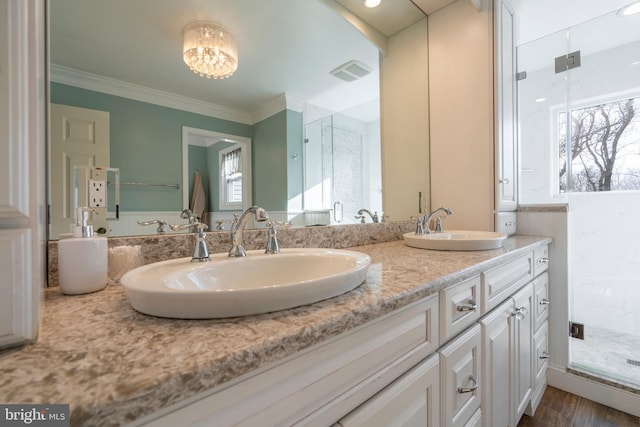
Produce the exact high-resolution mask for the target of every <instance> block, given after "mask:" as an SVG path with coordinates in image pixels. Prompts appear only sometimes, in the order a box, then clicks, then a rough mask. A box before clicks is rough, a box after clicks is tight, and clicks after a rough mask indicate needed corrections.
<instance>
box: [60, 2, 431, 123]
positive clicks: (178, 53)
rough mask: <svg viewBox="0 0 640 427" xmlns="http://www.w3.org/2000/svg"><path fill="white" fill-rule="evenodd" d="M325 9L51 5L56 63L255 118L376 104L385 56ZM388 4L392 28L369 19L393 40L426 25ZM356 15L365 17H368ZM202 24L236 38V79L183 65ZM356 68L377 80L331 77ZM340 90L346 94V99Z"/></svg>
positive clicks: (309, 5) (409, 9)
mask: <svg viewBox="0 0 640 427" xmlns="http://www.w3.org/2000/svg"><path fill="white" fill-rule="evenodd" d="M323 1H326V0H268V1H267V0H181V1H176V0H108V1H105V0H54V1H51V2H50V3H49V4H50V46H51V48H50V57H51V63H52V64H55V65H58V66H63V67H68V68H71V69H74V70H79V71H83V72H87V73H91V74H95V75H99V76H104V77H108V78H111V79H115V80H118V81H123V82H127V83H132V84H135V85H140V86H144V87H148V88H152V89H156V90H160V91H164V92H169V93H172V94H178V95H181V96H184V97H188V98H192V99H195V100H200V101H204V102H207V103H210V104H214V105H217V106H224V108H226V109H229V110H231V111H238V112H243V113H248V114H253V113H255V112H256V111H258V110H259V109H260V108H263V106H265V105H267V104H269V103H270V102H272V101H273V100H274V99H277V98H278V97H280V96H281V95H282V94H286V95H287V97H289V98H293V99H295V100H299V101H304V100H312V101H315V102H317V103H319V104H321V103H323V102H324V103H327V105H320V106H321V107H323V108H329V109H332V110H334V111H340V110H342V109H345V108H349V107H351V106H353V105H357V103H360V102H366V101H369V100H371V99H375V98H377V97H378V93H379V84H378V68H379V67H378V63H379V52H378V49H377V48H376V47H375V46H374V45H373V44H372V43H371V42H370V41H369V40H367V39H366V38H365V37H364V36H363V35H362V34H361V33H360V32H359V31H358V30H356V29H355V28H354V27H353V26H352V25H351V24H349V23H348V22H346V21H345V20H344V19H342V18H341V17H339V16H338V15H337V14H336V13H335V12H334V11H333V10H331V8H329V7H327V5H326V4H324V3H323ZM340 1H341V2H342V3H343V4H344V5H347V3H354V2H356V3H357V2H359V1H360V0H353V1H351V2H349V1H347V0H340ZM428 1H434V2H441V1H443V0H428ZM383 5H384V8H381V9H379V10H376V11H375V14H379V13H380V11H382V12H384V13H385V14H383V15H382V16H388V17H389V18H391V16H392V15H393V19H388V20H387V19H382V20H380V19H379V18H380V16H379V15H376V16H378V18H375V19H373V18H372V19H370V20H371V23H372V25H382V26H383V27H384V28H378V29H379V31H381V32H384V33H385V34H387V35H391V34H394V33H396V32H398V31H400V30H401V29H403V28H405V27H406V26H408V25H410V24H412V23H413V22H415V21H416V20H418V19H422V18H423V17H424V15H423V14H422V12H420V11H419V10H418V9H417V8H416V7H415V6H414V5H413V4H412V3H411V2H410V1H409V0H386V2H384V1H383ZM400 5H402V6H403V7H399V6H400ZM350 7H353V8H354V9H358V13H362V14H363V15H362V16H363V17H364V16H366V15H364V14H365V13H368V12H370V11H371V10H369V9H367V10H360V9H359V8H357V7H356V5H354V4H352V5H351V6H350ZM396 9H397V10H396ZM391 11H394V12H393V13H392V12H391ZM376 19H378V20H376ZM196 20H211V21H215V22H218V23H221V24H223V25H224V26H226V27H227V28H229V29H230V30H231V31H232V33H233V34H234V36H235V37H236V39H237V41H238V50H239V66H238V70H237V71H236V73H235V74H234V75H233V76H232V77H230V78H228V79H225V80H213V79H207V78H204V77H200V76H198V75H196V74H194V73H193V72H191V71H190V70H189V69H188V68H187V66H186V65H185V64H184V62H183V60H182V29H183V27H184V26H185V25H187V24H188V23H190V22H193V21H196ZM353 59H357V60H359V61H361V62H364V63H365V64H367V65H369V66H370V67H371V68H372V69H373V70H374V72H373V73H372V75H371V77H368V78H365V79H363V80H362V81H358V82H356V83H346V82H343V81H342V80H339V79H338V78H336V77H334V76H332V75H330V74H329V72H330V71H331V70H333V69H334V68H336V67H337V66H339V65H342V64H343V63H345V62H347V61H350V60H353ZM343 89H345V90H348V91H349V92H348V95H346V96H340V95H339V94H340V93H341V91H342V90H343ZM336 93H338V95H336ZM329 104H331V105H329ZM333 104H342V105H333Z"/></svg>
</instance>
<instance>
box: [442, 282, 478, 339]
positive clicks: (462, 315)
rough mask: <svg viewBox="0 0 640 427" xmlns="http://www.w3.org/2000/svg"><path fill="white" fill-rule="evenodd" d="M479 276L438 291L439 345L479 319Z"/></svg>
mask: <svg viewBox="0 0 640 427" xmlns="http://www.w3.org/2000/svg"><path fill="white" fill-rule="evenodd" d="M479 299H480V276H475V277H472V278H471V279H468V280H465V281H464V282H462V283H459V284H457V285H455V286H451V287H449V288H446V289H443V290H441V291H440V343H441V344H444V343H445V342H447V341H449V340H450V339H451V338H452V337H454V336H456V335H457V334H458V333H459V332H462V331H463V330H465V329H466V328H468V327H469V326H471V325H472V324H473V323H474V322H475V321H477V320H478V319H479V318H480V301H479Z"/></svg>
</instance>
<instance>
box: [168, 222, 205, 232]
mask: <svg viewBox="0 0 640 427" xmlns="http://www.w3.org/2000/svg"><path fill="white" fill-rule="evenodd" d="M169 228H171V229H172V230H173V231H182V230H186V229H188V228H193V229H195V230H196V233H202V232H204V230H206V229H207V228H209V226H208V225H207V224H205V223H204V222H190V223H189V224H178V225H173V224H169Z"/></svg>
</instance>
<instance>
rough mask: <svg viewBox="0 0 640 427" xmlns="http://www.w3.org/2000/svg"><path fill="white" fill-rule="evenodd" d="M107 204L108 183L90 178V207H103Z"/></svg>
mask: <svg viewBox="0 0 640 427" xmlns="http://www.w3.org/2000/svg"><path fill="white" fill-rule="evenodd" d="M106 205H107V183H106V181H100V180H95V179H90V180H89V207H90V208H103V207H105V206H106Z"/></svg>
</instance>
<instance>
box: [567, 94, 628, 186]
mask: <svg viewBox="0 0 640 427" xmlns="http://www.w3.org/2000/svg"><path fill="white" fill-rule="evenodd" d="M569 114H570V117H571V121H570V123H569V124H568V126H567V113H566V112H561V113H559V114H558V116H557V125H558V128H557V130H558V135H559V157H560V158H559V178H560V179H559V190H560V192H561V193H563V192H566V191H567V189H568V188H571V191H576V192H593V191H621V190H640V97H637V98H627V99H622V100H618V101H612V102H607V103H603V104H599V105H593V106H588V107H581V108H576V109H573V110H571V111H570V112H569ZM567 133H569V135H570V136H571V138H570V141H571V150H570V153H569V152H568V149H567ZM569 178H570V179H569Z"/></svg>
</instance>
